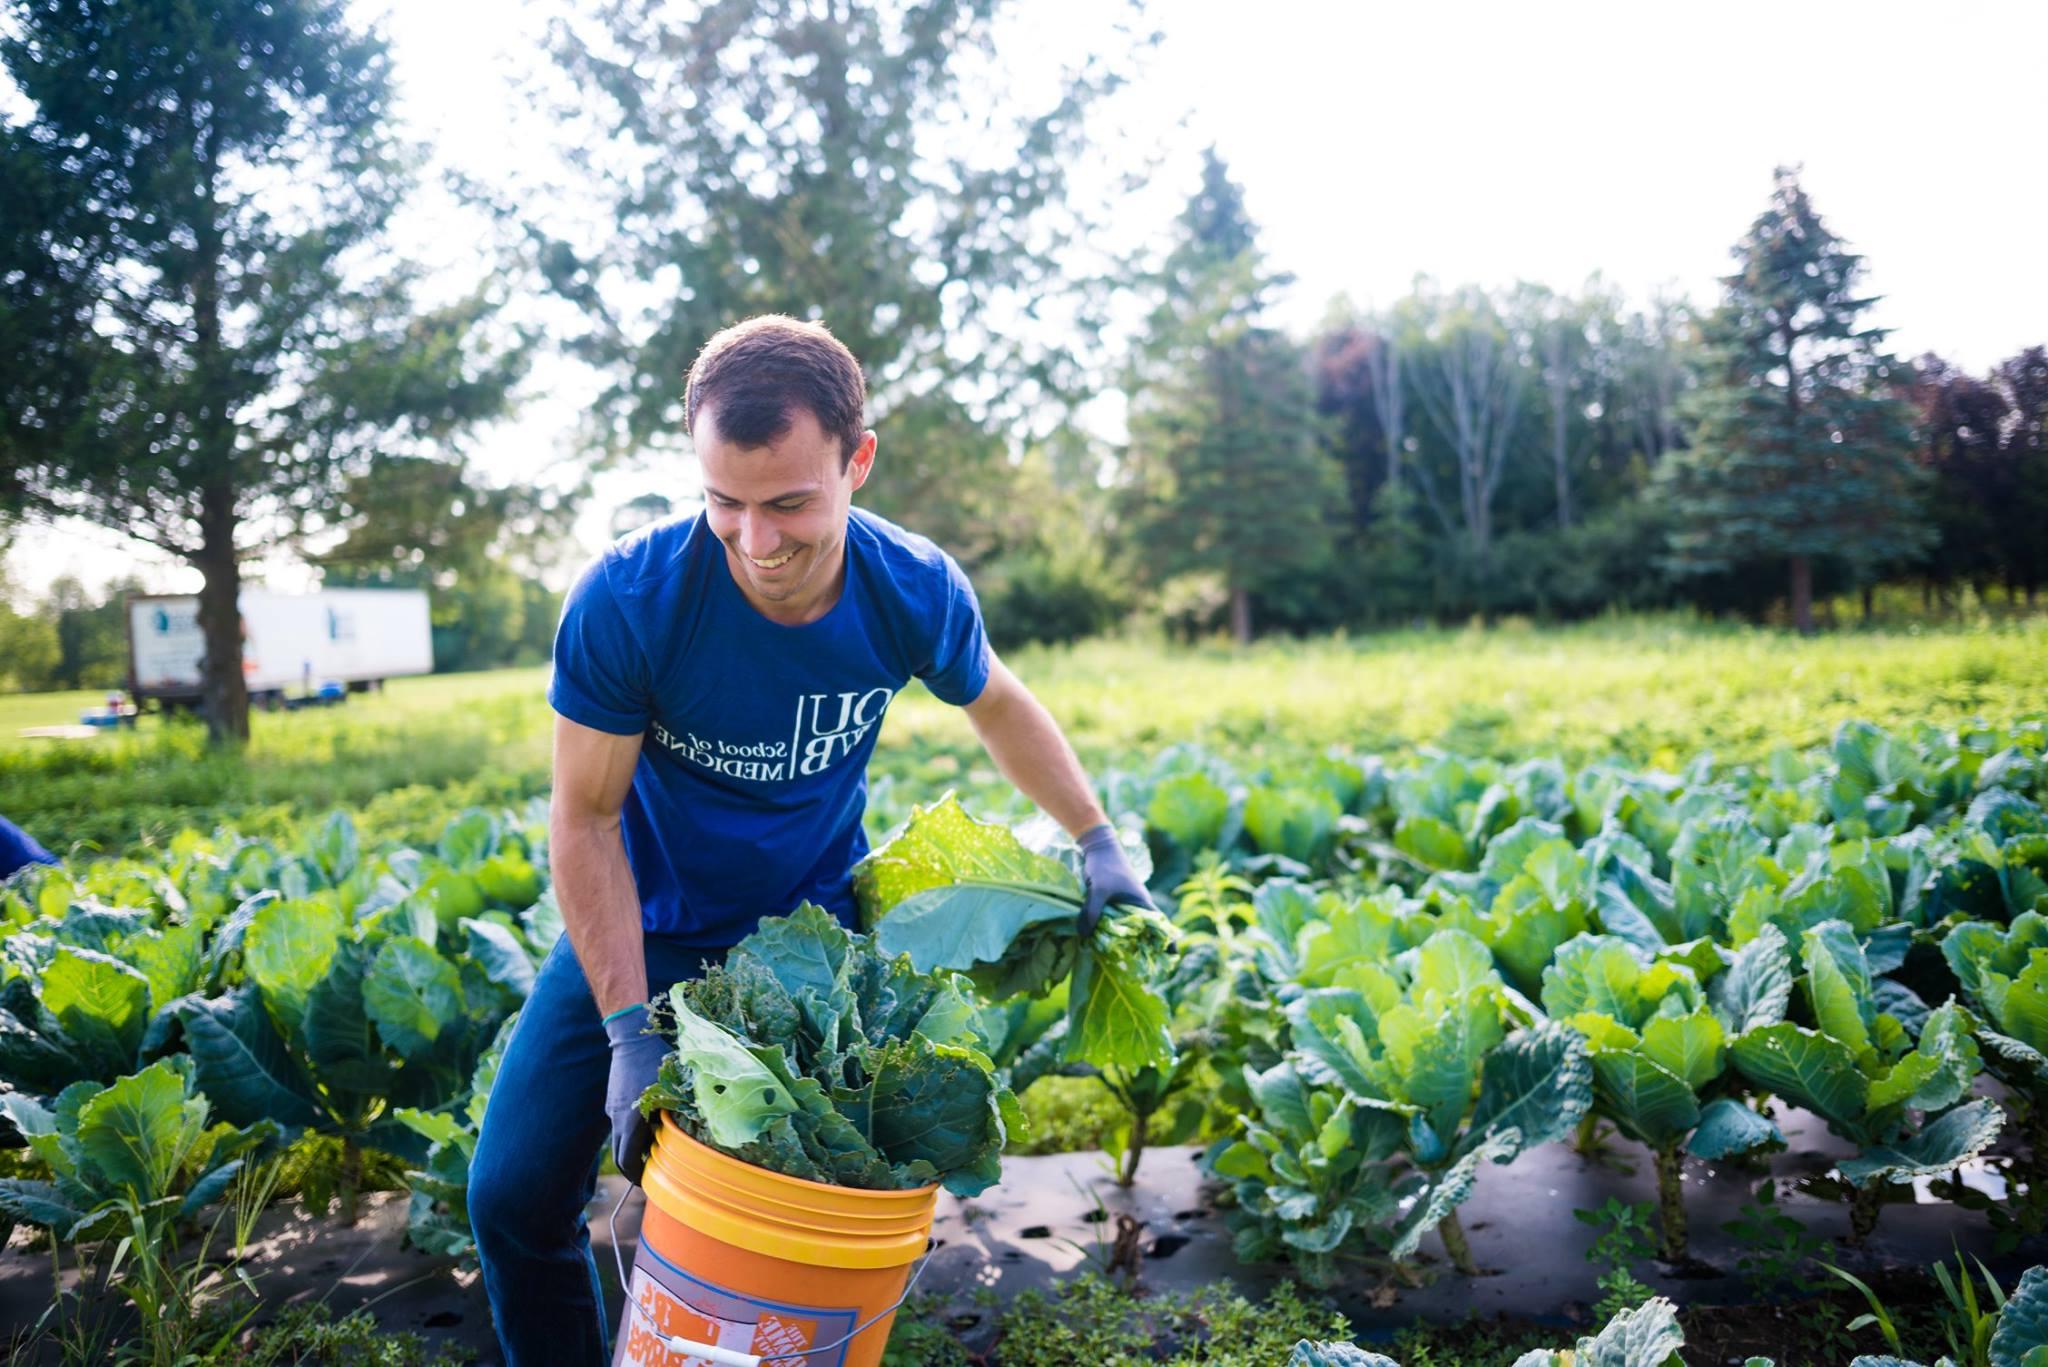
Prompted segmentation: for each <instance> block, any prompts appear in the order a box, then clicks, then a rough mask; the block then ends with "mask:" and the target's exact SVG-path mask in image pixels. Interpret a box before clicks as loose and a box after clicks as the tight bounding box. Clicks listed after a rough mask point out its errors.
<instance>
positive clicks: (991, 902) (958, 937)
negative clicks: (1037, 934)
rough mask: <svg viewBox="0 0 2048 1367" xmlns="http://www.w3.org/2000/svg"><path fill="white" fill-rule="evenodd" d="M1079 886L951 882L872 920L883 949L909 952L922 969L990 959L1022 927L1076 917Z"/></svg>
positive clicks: (1000, 954)
mask: <svg viewBox="0 0 2048 1367" xmlns="http://www.w3.org/2000/svg"><path fill="white" fill-rule="evenodd" d="M1079 898H1080V894H1079V890H1078V889H1077V890H1075V892H1074V894H1073V895H1071V896H1069V895H1068V894H1066V893H1064V892H1060V893H1049V892H1045V891H1041V890H1039V889H1037V888H1032V887H1025V886H1020V885H1015V884H992V883H955V884H951V885H948V886H945V887H936V888H927V889H925V890H924V891H921V892H916V893H912V894H911V895H910V896H908V897H906V898H904V899H903V900H902V901H900V902H898V903H897V904H896V905H895V907H894V908H893V909H892V910H890V912H889V913H888V914H887V915H886V916H884V917H883V918H882V919H881V921H880V923H879V924H877V925H876V926H875V943H876V946H877V947H878V948H880V949H881V951H882V952H883V953H884V954H890V955H895V954H908V955H909V956H910V961H911V963H913V964H915V965H916V966H917V971H918V972H920V973H930V972H933V971H935V970H938V969H954V970H965V969H969V968H972V967H974V966H975V965H976V964H992V963H996V962H997V961H999V960H1001V959H1002V958H1003V956H1004V955H1006V954H1008V953H1009V951H1010V946H1011V945H1012V944H1013V943H1014V942H1015V941H1016V939H1017V937H1018V936H1019V935H1020V934H1021V933H1022V932H1023V931H1024V929H1025V927H1027V926H1031V925H1036V924H1038V923H1040V922H1044V921H1052V922H1075V921H1078V920H1079V918H1080V915H1081V903H1080V900H1079Z"/></svg>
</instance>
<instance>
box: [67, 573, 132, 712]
mask: <svg viewBox="0 0 2048 1367" xmlns="http://www.w3.org/2000/svg"><path fill="white" fill-rule="evenodd" d="M142 588H143V585H142V581H141V580H139V579H135V578H132V577H131V578H128V579H123V580H121V581H120V582H118V583H115V584H112V585H110V586H109V587H108V588H107V591H106V593H105V595H104V596H103V597H101V599H100V600H99V601H98V602H94V601H93V599H92V596H91V595H90V594H88V593H87V592H86V590H85V585H84V584H82V583H80V582H79V580H78V578H77V577H76V576H74V575H69V574H65V575H59V576H58V577H57V578H56V579H53V580H51V581H50V589H49V592H48V593H47V594H46V595H45V596H44V599H43V608H42V615H43V616H44V617H45V618H46V619H47V620H49V622H50V623H51V624H52V625H53V626H54V627H55V628H56V631H57V662H56V665H55V666H54V667H53V668H52V669H51V671H50V686H51V687H54V688H117V687H120V686H122V685H123V684H124V683H125V682H126V681H127V678H128V629H127V624H126V623H124V622H123V621H122V620H121V618H122V611H123V608H124V606H125V604H126V602H127V595H128V594H129V593H131V592H134V593H140V592H141V591H142Z"/></svg>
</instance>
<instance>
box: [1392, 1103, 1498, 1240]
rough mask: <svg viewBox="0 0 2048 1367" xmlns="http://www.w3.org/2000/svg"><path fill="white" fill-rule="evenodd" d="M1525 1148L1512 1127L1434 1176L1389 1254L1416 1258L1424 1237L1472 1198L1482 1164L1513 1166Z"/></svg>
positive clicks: (1491, 1134) (1488, 1137)
mask: <svg viewBox="0 0 2048 1367" xmlns="http://www.w3.org/2000/svg"><path fill="white" fill-rule="evenodd" d="M1525 1147H1526V1145H1524V1144H1523V1143H1522V1136H1521V1133H1520V1132H1519V1131H1517V1130H1515V1129H1514V1128H1513V1127H1509V1128H1508V1129H1504V1130H1489V1131H1487V1133H1486V1137H1485V1138H1484V1139H1482V1140H1480V1142H1479V1143H1478V1144H1476V1145H1474V1146H1473V1147H1471V1148H1470V1149H1467V1150H1466V1151H1465V1152H1464V1153H1463V1154H1461V1155H1460V1156H1459V1158H1458V1160H1457V1161H1456V1162H1455V1163H1453V1164H1451V1166H1450V1167H1448V1168H1445V1169H1444V1170H1443V1171H1441V1172H1439V1173H1434V1174H1431V1179H1432V1180H1431V1181H1430V1185H1429V1187H1428V1189H1427V1190H1426V1191H1425V1192H1424V1193H1423V1195H1422V1196H1421V1197H1420V1198H1419V1199H1418V1200H1417V1201H1416V1203H1415V1209H1414V1211H1413V1213H1411V1214H1410V1215H1409V1217H1408V1220H1407V1222H1406V1223H1405V1224H1403V1225H1402V1226H1401V1232H1400V1234H1398V1235H1397V1236H1396V1237H1395V1239H1394V1245H1393V1247H1392V1248H1390V1249H1389V1250H1388V1253H1389V1254H1391V1255H1392V1257H1393V1258H1394V1259H1395V1260H1396V1261H1405V1260H1406V1259H1408V1258H1411V1257H1413V1256H1415V1250H1416V1249H1417V1248H1419V1247H1421V1245H1422V1236H1423V1235H1425V1234H1427V1233H1429V1231H1431V1230H1433V1229H1435V1228H1436V1227H1437V1226H1438V1225H1440V1224H1442V1223H1443V1222H1444V1217H1445V1216H1447V1215H1449V1214H1450V1213H1451V1212H1452V1211H1454V1210H1456V1209H1457V1208H1458V1207H1459V1206H1461V1205H1463V1204H1465V1202H1466V1201H1467V1200H1469V1199H1470V1198H1471V1196H1472V1189H1473V1187H1474V1186H1476V1185H1477V1184H1478V1181H1479V1165H1480V1164H1481V1163H1484V1162H1487V1161H1489V1160H1490V1161H1492V1162H1495V1163H1507V1162H1512V1161H1513V1159H1514V1157H1515V1155H1516V1154H1518V1153H1520V1152H1521V1151H1522V1150H1523V1149H1524V1148H1525Z"/></svg>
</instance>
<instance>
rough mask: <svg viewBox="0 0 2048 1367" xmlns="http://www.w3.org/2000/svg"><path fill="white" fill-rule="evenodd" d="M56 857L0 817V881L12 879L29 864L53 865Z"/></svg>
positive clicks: (31, 837)
mask: <svg viewBox="0 0 2048 1367" xmlns="http://www.w3.org/2000/svg"><path fill="white" fill-rule="evenodd" d="M56 862H57V856H56V855H54V854H51V853H50V852H49V851H48V850H46V849H44V848H43V847H42V845H41V844H40V843H39V842H38V841H37V840H36V838H35V837H34V836H32V835H30V834H29V833H28V832H27V831H24V830H23V829H22V828H21V827H19V826H17V825H15V824H14V823H13V822H12V821H9V820H8V819H7V818H6V817H4V816H0V880H5V879H8V878H12V877H13V876H14V875H15V874H16V873H18V872H19V871H20V870H22V869H25V868H27V867H28V866H29V865H30V864H54V863H56Z"/></svg>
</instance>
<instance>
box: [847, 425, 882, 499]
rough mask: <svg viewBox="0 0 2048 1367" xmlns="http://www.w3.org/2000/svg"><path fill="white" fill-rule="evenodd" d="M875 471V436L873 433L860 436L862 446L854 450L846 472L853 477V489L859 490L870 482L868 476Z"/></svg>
mask: <svg viewBox="0 0 2048 1367" xmlns="http://www.w3.org/2000/svg"><path fill="white" fill-rule="evenodd" d="M874 469H875V434H874V433H873V432H872V431H868V432H863V433H861V434H860V445H859V446H856V447H855V448H854V449H853V459H852V461H850V462H849V463H848V464H847V467H846V472H847V473H848V474H849V475H852V476H853V487H854V488H856V489H858V488H860V486H861V485H863V484H866V483H867V482H868V476H869V475H870V474H872V473H874Z"/></svg>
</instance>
